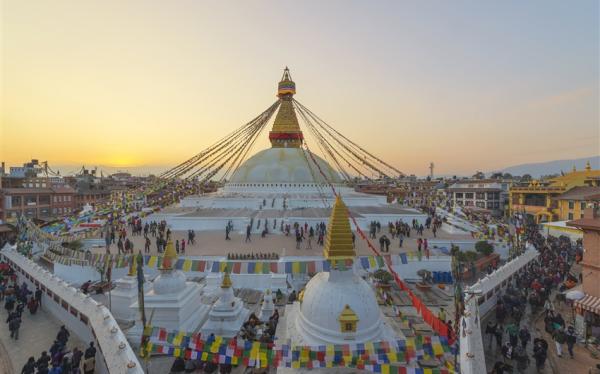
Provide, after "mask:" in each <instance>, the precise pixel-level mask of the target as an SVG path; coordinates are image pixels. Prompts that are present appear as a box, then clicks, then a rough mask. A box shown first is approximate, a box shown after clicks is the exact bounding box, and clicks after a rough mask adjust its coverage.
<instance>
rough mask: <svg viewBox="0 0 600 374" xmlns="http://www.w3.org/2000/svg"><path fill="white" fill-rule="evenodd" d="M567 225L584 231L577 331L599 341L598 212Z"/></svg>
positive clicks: (589, 210)
mask: <svg viewBox="0 0 600 374" xmlns="http://www.w3.org/2000/svg"><path fill="white" fill-rule="evenodd" d="M567 225H569V226H573V227H577V228H579V229H581V230H582V231H583V251H584V253H583V260H582V261H581V262H580V264H581V267H582V270H581V278H582V284H583V292H584V293H585V296H584V297H583V298H582V299H579V300H577V301H576V302H575V303H574V306H575V310H576V316H575V324H576V328H577V330H578V331H579V332H580V333H582V334H583V335H584V336H586V337H587V336H590V335H595V336H596V337H599V338H600V210H599V209H598V208H594V207H588V208H586V209H585V212H584V216H583V218H581V219H578V220H574V221H569V222H567Z"/></svg>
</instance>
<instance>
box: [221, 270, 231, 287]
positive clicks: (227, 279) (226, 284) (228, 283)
mask: <svg viewBox="0 0 600 374" xmlns="http://www.w3.org/2000/svg"><path fill="white" fill-rule="evenodd" d="M231 285H232V283H231V278H230V277H229V273H228V272H225V273H223V281H222V282H221V288H231Z"/></svg>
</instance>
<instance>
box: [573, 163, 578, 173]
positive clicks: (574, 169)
mask: <svg viewBox="0 0 600 374" xmlns="http://www.w3.org/2000/svg"><path fill="white" fill-rule="evenodd" d="M576 171H577V168H576V167H575V165H573V170H572V172H573V173H574V172H576Z"/></svg>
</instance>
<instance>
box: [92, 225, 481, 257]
mask: <svg viewBox="0 0 600 374" xmlns="http://www.w3.org/2000/svg"><path fill="white" fill-rule="evenodd" d="M127 233H128V236H127V237H128V238H129V240H133V243H134V249H135V250H136V251H137V250H138V249H141V250H142V252H143V250H144V237H143V236H131V230H130V229H129V228H128V229H127ZM368 234H369V233H368V232H365V235H367V236H368ZM383 234H385V235H386V236H387V237H388V238H389V239H390V241H391V244H390V252H389V253H390V254H399V253H407V252H414V251H416V250H417V238H419V237H420V236H418V235H417V234H416V231H415V230H412V232H411V236H410V238H404V242H403V245H402V248H400V247H399V240H398V238H396V239H392V236H391V235H390V234H389V233H388V231H387V227H385V228H383V227H382V229H381V232H379V233H378V234H377V239H370V241H371V244H372V245H373V246H374V247H375V248H376V249H377V250H379V249H380V244H379V238H380V237H381V236H382V235H383ZM355 235H356V240H355V245H356V253H357V255H359V256H367V255H372V254H373V252H372V251H371V250H370V249H369V248H368V246H367V242H366V241H365V240H362V239H361V238H360V237H359V234H358V233H356V232H355ZM436 235H437V238H436V237H434V236H433V233H432V231H431V230H428V229H425V230H424V233H423V236H422V238H423V239H425V238H427V240H435V239H441V240H457V241H459V240H467V239H472V238H471V235H469V234H467V233H465V234H449V233H447V232H445V231H444V230H443V229H441V230H438V231H437V233H436ZM149 237H150V241H151V245H150V253H151V254H157V250H156V238H153V237H152V236H149ZM229 237H230V238H231V240H225V229H223V231H222V232H220V231H196V239H195V244H190V245H187V243H186V248H185V254H186V255H188V256H226V255H227V254H228V253H232V254H233V253H236V254H250V253H255V254H256V253H265V254H266V253H277V254H278V255H279V256H321V255H322V254H323V246H320V245H318V244H317V240H316V237H315V239H313V240H312V243H311V246H310V247H312V248H309V246H308V240H304V241H303V242H302V243H301V244H300V249H296V238H295V236H294V235H293V233H290V235H289V236H285V235H284V234H281V233H279V232H277V233H274V234H268V235H267V236H266V237H264V238H262V237H261V236H260V234H252V236H251V238H250V241H249V242H246V240H245V239H246V235H245V234H243V233H240V232H237V231H235V232H232V233H230V234H229ZM172 238H173V240H174V241H175V240H182V239H186V240H187V231H173V232H172ZM429 248H430V250H431V255H435V254H437V253H439V251H438V250H436V249H435V248H433V246H432V245H429ZM110 250H111V252H112V253H116V251H117V246H116V244H113V245H111V248H110ZM94 251H95V252H96V253H103V252H104V249H103V248H96V249H95V250H94ZM384 254H387V253H384Z"/></svg>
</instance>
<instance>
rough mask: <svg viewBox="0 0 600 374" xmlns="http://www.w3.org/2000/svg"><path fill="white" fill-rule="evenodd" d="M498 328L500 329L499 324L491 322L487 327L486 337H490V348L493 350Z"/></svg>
mask: <svg viewBox="0 0 600 374" xmlns="http://www.w3.org/2000/svg"><path fill="white" fill-rule="evenodd" d="M497 328H498V324H497V323H494V322H492V321H489V322H488V323H487V326H486V327H485V335H486V336H488V337H489V338H488V339H489V346H490V348H492V343H493V341H494V337H495V335H496V329H497Z"/></svg>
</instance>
